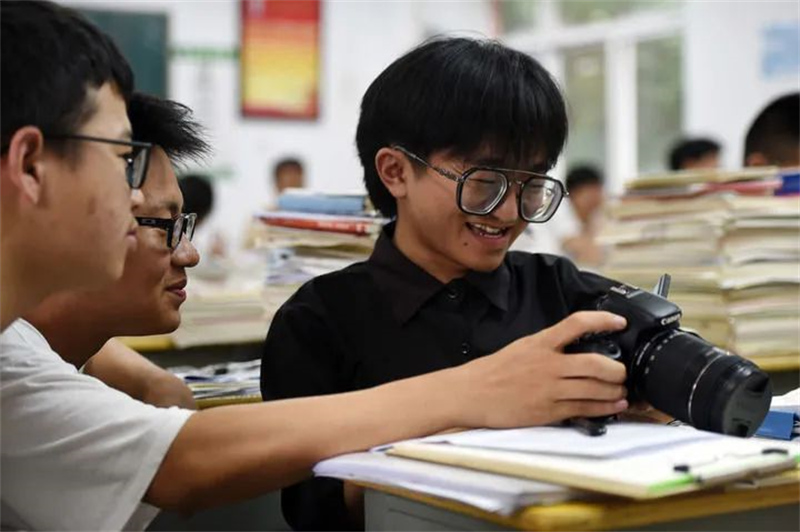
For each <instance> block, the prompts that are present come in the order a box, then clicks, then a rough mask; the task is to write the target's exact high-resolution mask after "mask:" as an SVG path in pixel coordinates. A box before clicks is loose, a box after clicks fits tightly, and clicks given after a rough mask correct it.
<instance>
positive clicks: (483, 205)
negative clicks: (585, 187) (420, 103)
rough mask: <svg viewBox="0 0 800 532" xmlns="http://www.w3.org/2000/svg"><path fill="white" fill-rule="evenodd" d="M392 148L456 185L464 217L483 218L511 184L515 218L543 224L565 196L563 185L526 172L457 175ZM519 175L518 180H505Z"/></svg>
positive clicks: (478, 170) (479, 170)
mask: <svg viewBox="0 0 800 532" xmlns="http://www.w3.org/2000/svg"><path fill="white" fill-rule="evenodd" d="M392 148H394V149H396V150H398V151H401V152H402V153H404V154H405V155H406V156H408V157H409V158H411V159H413V160H415V161H417V162H418V163H421V164H423V165H425V166H427V167H428V168H430V169H431V170H433V171H435V172H436V173H438V174H439V175H441V176H442V177H446V178H447V179H450V180H451V181H455V182H456V183H458V188H457V189H456V203H457V204H458V208H459V209H461V211H463V212H465V213H466V214H473V215H476V216H486V215H488V214H490V213H491V212H492V211H493V210H495V209H496V208H497V206H498V205H500V203H501V202H502V201H503V198H505V196H506V193H507V192H508V189H509V187H510V186H511V184H512V183H514V184H517V185H519V187H520V192H519V197H518V202H517V204H518V211H519V216H520V218H522V219H523V220H525V221H526V222H532V223H543V222H546V221H547V220H549V219H550V218H552V217H553V214H555V212H556V210H557V209H558V206H559V205H560V204H561V200H562V199H564V196H566V195H567V192H566V190H564V185H562V184H561V182H560V181H558V180H557V179H553V178H552V177H548V176H546V175H543V174H538V173H536V172H529V171H526V170H511V169H509V168H493V167H490V166H475V167H472V168H469V169H468V170H466V171H465V172H463V173H462V174H461V175H458V174H456V173H454V172H451V171H449V170H446V169H444V168H440V167H438V166H434V165H432V164H430V163H429V162H428V161H426V160H425V159H423V158H422V157H419V156H417V155H414V154H413V153H411V152H410V151H408V150H407V149H405V148H403V147H402V146H398V145H394V146H392ZM516 174H519V175H520V176H521V178H513V177H509V176H511V175H516Z"/></svg>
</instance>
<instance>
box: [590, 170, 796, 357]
mask: <svg viewBox="0 0 800 532" xmlns="http://www.w3.org/2000/svg"><path fill="white" fill-rule="evenodd" d="M781 183H782V181H781V176H780V174H779V173H778V171H777V169H775V168H760V169H754V168H753V169H745V170H741V171H735V172H724V171H704V172H676V173H672V174H661V175H657V176H642V177H641V178H639V179H636V180H633V181H632V182H630V183H629V184H628V188H627V190H626V193H625V195H624V196H623V197H622V198H621V199H620V200H619V201H618V202H616V203H615V204H613V205H611V206H610V208H609V216H610V220H609V221H608V223H607V224H606V225H605V227H604V229H603V231H602V234H601V235H600V242H601V243H603V244H606V245H608V246H609V252H608V258H607V261H606V263H605V265H604V268H603V273H604V274H605V275H607V276H608V277H611V278H614V279H618V280H620V281H623V282H627V283H630V284H634V285H637V286H641V287H645V288H647V287H651V286H653V285H654V284H655V283H656V281H657V279H658V277H659V276H660V275H661V274H662V273H669V274H671V275H672V290H671V292H670V299H671V300H672V301H674V302H675V303H676V304H678V305H679V306H680V307H681V308H682V309H683V314H684V316H683V319H682V322H681V323H682V324H683V326H684V327H686V328H689V329H693V330H695V331H697V332H698V333H699V334H701V335H702V336H704V337H705V338H706V339H707V340H708V341H710V342H712V343H714V344H717V345H720V346H722V347H726V348H728V349H730V350H732V351H734V352H736V353H738V354H740V355H742V356H745V357H748V358H751V359H755V360H764V359H766V358H770V359H771V360H776V358H775V357H785V358H786V359H787V360H788V359H793V360H796V357H797V356H798V354H800V305H798V302H799V301H800V196H798V195H796V194H788V195H781V196H776V195H774V192H775V191H776V190H778V189H779V188H780V187H781Z"/></svg>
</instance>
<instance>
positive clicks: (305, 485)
mask: <svg viewBox="0 0 800 532" xmlns="http://www.w3.org/2000/svg"><path fill="white" fill-rule="evenodd" d="M393 231H394V226H393V224H390V225H388V226H387V227H386V228H385V229H384V231H383V233H382V234H381V236H380V237H379V239H378V241H377V243H376V245H375V249H374V251H373V253H372V256H371V257H370V258H369V260H367V261H366V262H362V263H358V264H355V265H353V266H350V267H348V268H345V269H343V270H341V271H338V272H334V273H331V274H328V275H323V276H320V277H317V278H316V279H313V280H312V281H309V282H308V283H306V284H305V285H303V286H302V287H301V288H300V289H299V290H298V291H297V293H296V294H295V295H294V296H292V298H291V299H289V300H288V301H287V302H286V303H285V304H284V305H283V306H282V307H281V308H280V310H278V312H277V314H276V315H275V317H274V319H273V320H272V325H271V326H270V330H269V334H268V335H267V340H266V343H265V345H264V353H263V357H262V367H261V393H262V395H263V397H264V399H265V400H273V399H285V398H289V397H303V396H311V395H323V394H330V393H338V392H347V391H352V390H357V389H362V388H368V387H372V386H376V385H379V384H383V383H386V382H389V381H394V380H398V379H403V378H406V377H412V376H415V375H420V374H423V373H428V372H431V371H436V370H439V369H443V368H448V367H452V366H457V365H459V364H463V363H465V362H468V361H470V360H472V359H474V358H477V357H481V356H484V355H488V354H491V353H494V352H496V351H498V350H499V349H501V348H503V347H504V346H506V345H508V344H509V343H511V342H513V341H514V340H516V339H518V338H521V337H523V336H526V335H529V334H533V333H536V332H538V331H540V330H542V329H544V328H546V327H549V326H551V325H553V324H555V323H557V322H559V321H561V320H562V319H564V318H565V317H567V316H568V315H569V314H571V313H573V312H575V311H577V310H582V309H587V308H592V306H593V303H594V301H595V300H596V299H597V297H598V296H600V295H601V294H603V293H604V292H605V291H606V290H607V289H608V287H609V286H610V285H611V281H609V280H608V279H605V278H603V277H600V276H597V275H594V274H590V273H586V272H580V271H579V270H577V269H576V268H575V266H574V265H573V264H572V263H571V262H569V261H568V260H567V259H564V258H560V257H555V256H551V255H531V254H528V253H519V252H510V253H508V254H507V256H506V257H505V260H504V261H503V263H502V264H501V266H500V267H499V268H497V269H496V270H494V271H492V272H488V273H481V272H470V273H469V274H468V275H466V276H465V277H463V278H460V279H455V280H453V281H451V282H449V283H447V284H443V283H442V282H440V281H438V280H437V279H436V278H434V277H432V276H431V275H430V274H428V273H427V272H426V271H425V270H423V269H422V268H420V267H419V266H417V265H416V264H414V263H413V262H411V260H409V259H408V258H407V257H406V256H405V255H403V254H402V253H401V252H400V250H398V249H397V248H396V247H395V246H394V244H393V242H392V235H393ZM535 385H536V383H531V386H535ZM386 422H387V423H391V422H392V413H391V412H387V413H386ZM282 506H283V513H284V516H285V517H286V520H287V521H288V522H289V524H290V525H292V527H294V528H295V529H302V530H343V529H348V528H352V525H351V524H350V523H349V522H348V521H347V514H346V511H345V507H344V499H343V494H342V483H341V482H340V481H338V480H334V479H324V478H319V479H311V480H307V481H305V482H302V483H300V484H297V485H295V486H292V487H290V488H287V489H285V490H283V494H282Z"/></svg>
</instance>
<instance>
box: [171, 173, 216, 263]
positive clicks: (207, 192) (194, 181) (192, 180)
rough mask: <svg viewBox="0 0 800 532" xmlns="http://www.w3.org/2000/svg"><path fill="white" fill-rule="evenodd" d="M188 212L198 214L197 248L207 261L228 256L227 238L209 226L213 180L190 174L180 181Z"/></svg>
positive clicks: (212, 204)
mask: <svg viewBox="0 0 800 532" xmlns="http://www.w3.org/2000/svg"><path fill="white" fill-rule="evenodd" d="M178 184H179V185H180V187H181V193H182V194H183V201H184V203H183V204H184V208H185V209H186V212H193V213H195V214H197V222H196V223H195V229H196V231H197V235H196V238H195V241H194V243H195V246H196V247H197V249H198V250H200V253H201V255H202V256H203V257H205V258H206V260H213V259H215V258H222V257H225V256H226V255H227V247H228V246H227V243H226V242H225V237H224V236H223V235H222V234H221V233H220V232H219V231H215V230H214V228H213V227H210V226H209V225H208V223H207V222H208V219H209V217H210V215H211V212H212V210H213V209H214V185H213V184H212V182H211V178H210V177H209V176H206V175H202V174H188V175H185V176H182V177H181V178H180V179H179V180H178Z"/></svg>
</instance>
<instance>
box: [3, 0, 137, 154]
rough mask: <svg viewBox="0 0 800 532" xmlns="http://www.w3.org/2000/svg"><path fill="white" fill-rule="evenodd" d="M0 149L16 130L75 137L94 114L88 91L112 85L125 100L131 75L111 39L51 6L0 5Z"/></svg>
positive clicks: (31, 3)
mask: <svg viewBox="0 0 800 532" xmlns="http://www.w3.org/2000/svg"><path fill="white" fill-rule="evenodd" d="M0 58H1V59H0V64H2V73H0V122H1V123H2V150H3V152H5V150H6V149H8V145H9V143H10V142H11V138H12V137H13V135H14V133H16V132H17V131H18V130H19V129H20V128H22V127H25V126H36V127H38V128H39V129H40V130H42V132H44V134H45V135H67V134H70V133H74V132H75V131H76V130H77V129H78V128H79V127H80V126H81V125H83V124H84V123H85V122H86V121H87V120H88V119H89V118H90V117H91V116H92V114H93V113H94V112H95V107H94V105H93V104H94V102H93V100H92V99H91V98H87V89H89V88H99V87H101V86H103V85H104V84H105V83H107V82H112V83H113V84H114V85H115V87H116V88H117V89H118V90H119V92H120V93H121V95H122V97H123V98H124V99H125V100H127V99H128V97H129V96H130V93H131V91H132V90H133V72H132V71H131V68H130V65H129V64H128V62H127V61H126V60H125V58H124V57H123V55H122V54H121V53H120V51H119V49H118V48H117V46H116V45H115V44H114V42H113V41H112V40H111V38H110V37H109V36H108V35H106V34H104V33H103V32H102V31H100V30H99V29H97V27H95V26H94V25H92V24H91V23H90V22H89V21H88V20H86V19H85V18H83V17H82V16H81V15H79V14H78V13H77V12H76V11H75V10H73V9H69V8H66V7H62V6H59V5H57V4H54V3H52V2H42V1H40V0H30V1H26V2H0Z"/></svg>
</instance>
